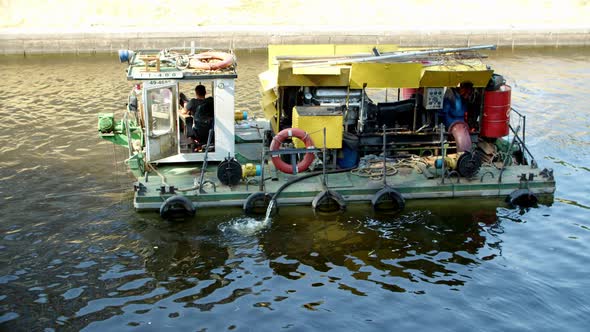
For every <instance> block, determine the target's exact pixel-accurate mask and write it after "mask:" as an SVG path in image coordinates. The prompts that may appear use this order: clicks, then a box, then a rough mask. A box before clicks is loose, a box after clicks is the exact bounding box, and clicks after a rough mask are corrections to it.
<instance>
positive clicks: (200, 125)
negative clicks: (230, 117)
mask: <svg viewBox="0 0 590 332" xmlns="http://www.w3.org/2000/svg"><path fill="white" fill-rule="evenodd" d="M195 94H196V96H197V98H193V99H191V100H190V101H189V102H188V103H187V104H186V105H185V108H186V109H187V111H188V112H189V113H190V115H192V117H193V130H194V132H195V139H196V140H197V141H198V142H199V143H200V144H203V145H204V144H207V136H208V135H209V129H212V128H213V119H214V113H213V98H212V97H205V95H206V94H207V90H206V89H205V86H203V85H201V84H199V85H197V86H196V87H195Z"/></svg>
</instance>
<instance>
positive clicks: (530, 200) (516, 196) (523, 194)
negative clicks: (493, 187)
mask: <svg viewBox="0 0 590 332" xmlns="http://www.w3.org/2000/svg"><path fill="white" fill-rule="evenodd" d="M538 201H539V200H538V198H537V196H536V195H535V194H533V193H532V192H531V191H530V190H528V189H518V190H515V191H513V192H512V193H510V195H508V197H506V202H508V204H510V206H512V207H516V206H519V207H523V208H527V207H532V206H535V205H537V203H538Z"/></svg>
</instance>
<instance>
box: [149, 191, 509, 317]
mask: <svg viewBox="0 0 590 332" xmlns="http://www.w3.org/2000/svg"><path fill="white" fill-rule="evenodd" d="M465 202H466V200H442V201H437V202H436V203H434V204H436V205H433V203H432V202H424V201H413V202H412V203H411V204H409V206H408V208H407V210H406V212H405V213H403V214H402V215H399V216H390V217H388V216H378V217H379V219H378V220H377V218H375V219H373V218H372V217H368V216H366V215H363V214H364V213H365V211H366V207H365V206H358V207H355V206H354V205H353V206H352V207H351V208H350V209H349V210H348V211H347V212H346V213H344V214H339V215H333V216H314V215H313V214H312V213H311V212H310V211H309V210H306V209H301V208H294V207H292V208H290V207H286V208H282V209H281V211H280V218H275V219H273V220H272V221H271V223H270V224H269V225H268V226H267V227H266V228H262V229H260V227H259V224H260V223H262V221H257V220H254V219H249V218H244V217H240V216H236V217H234V218H233V219H232V218H231V217H229V218H228V216H227V215H226V216H223V217H221V218H218V219H214V217H213V218H206V219H204V220H210V221H209V222H206V223H196V222H193V223H183V224H172V223H171V224H167V225H162V224H158V223H154V224H153V225H147V227H146V226H145V225H144V226H142V228H144V227H145V228H144V229H143V230H141V231H140V233H141V234H142V236H143V238H144V240H146V248H145V250H141V252H142V255H143V256H144V259H145V267H146V269H147V272H148V273H151V274H153V276H154V277H155V278H156V279H157V280H161V281H164V280H166V281H168V282H167V286H166V288H168V290H169V291H171V292H173V293H178V294H182V293H183V292H182V290H183V289H186V288H190V287H193V286H194V285H199V289H200V290H199V291H198V292H189V293H191V295H190V296H186V297H179V298H177V300H176V301H177V302H183V303H186V304H187V306H188V307H192V306H196V307H199V308H201V309H205V308H209V309H210V308H211V307H212V306H215V305H218V304H226V303H230V302H233V301H234V300H236V299H237V298H238V297H241V296H244V295H246V294H255V295H256V294H260V292H262V291H265V292H270V293H271V294H272V295H274V296H275V300H277V299H286V298H288V297H289V294H290V293H292V292H304V293H305V292H307V291H310V290H313V288H315V287H321V286H327V285H328V284H334V285H337V287H336V289H337V290H339V291H345V292H351V293H352V294H355V295H365V294H366V293H367V292H368V291H370V290H371V289H372V288H374V285H378V286H379V287H381V288H383V289H385V290H389V291H393V292H405V291H413V292H417V293H422V292H424V290H425V289H426V288H428V287H429V286H426V285H429V284H444V285H448V286H452V287H459V286H462V285H464V284H465V283H467V282H468V281H469V279H470V278H471V276H470V274H471V272H470V271H472V269H474V268H477V266H478V265H479V264H480V263H481V262H482V261H485V260H490V259H493V258H494V257H496V256H498V255H500V254H501V246H500V242H501V241H500V240H499V239H498V238H497V237H496V234H499V233H501V232H502V225H501V223H500V222H498V221H497V216H496V210H497V206H498V202H497V201H493V200H490V201H482V200H478V201H477V204H465ZM468 202H469V201H468ZM500 209H501V208H500ZM507 211H508V210H507ZM512 211H514V210H512ZM216 213H217V214H218V213H219V212H218V211H217V212H216ZM228 219H229V220H230V221H228ZM468 220H471V221H468ZM219 221H221V222H219ZM288 280H291V281H288ZM295 280H299V281H302V282H303V283H301V282H293V281H295ZM367 282H368V283H367ZM171 287H172V288H174V289H170V288H171ZM222 289H223V291H222ZM217 290H219V291H220V292H221V293H222V294H224V295H223V296H221V295H220V294H217V292H216V291H217ZM214 292H215V293H216V295H215V296H212V294H213V293H214ZM266 305H269V306H270V305H271V304H270V303H269V304H266Z"/></svg>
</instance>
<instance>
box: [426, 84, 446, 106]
mask: <svg viewBox="0 0 590 332" xmlns="http://www.w3.org/2000/svg"><path fill="white" fill-rule="evenodd" d="M444 96H445V88H424V108H426V109H427V110H437V109H441V108H443V99H444Z"/></svg>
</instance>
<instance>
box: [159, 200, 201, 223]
mask: <svg viewBox="0 0 590 332" xmlns="http://www.w3.org/2000/svg"><path fill="white" fill-rule="evenodd" d="M196 211H197V210H196V208H195V206H194V205H193V202H191V200H190V199H188V198H186V197H185V196H181V195H174V196H171V197H168V199H166V201H164V203H163V204H162V206H160V216H161V217H162V218H163V219H166V220H178V219H182V218H190V217H193V216H194V215H195V213H196Z"/></svg>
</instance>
